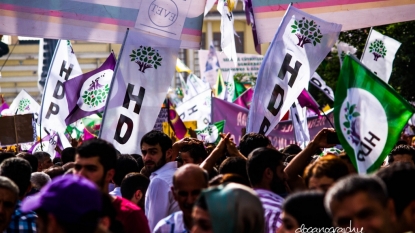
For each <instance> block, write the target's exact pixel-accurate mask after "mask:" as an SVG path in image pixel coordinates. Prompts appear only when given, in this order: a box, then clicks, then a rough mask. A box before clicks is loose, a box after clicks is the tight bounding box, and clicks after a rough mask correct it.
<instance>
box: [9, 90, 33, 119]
mask: <svg viewBox="0 0 415 233" xmlns="http://www.w3.org/2000/svg"><path fill="white" fill-rule="evenodd" d="M39 109H40V105H39V104H38V103H37V102H36V101H35V100H34V99H33V98H32V96H30V95H29V93H27V92H26V91H25V90H21V91H20V93H19V94H18V95H17V96H16V98H14V100H13V102H12V104H11V105H10V107H9V109H8V110H9V113H10V114H8V115H19V114H28V113H34V114H35V115H37V114H38V113H39Z"/></svg>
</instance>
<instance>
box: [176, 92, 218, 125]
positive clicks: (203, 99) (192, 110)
mask: <svg viewBox="0 0 415 233" xmlns="http://www.w3.org/2000/svg"><path fill="white" fill-rule="evenodd" d="M211 93H212V92H211V90H206V91H204V92H202V93H200V94H199V95H197V96H195V97H193V98H192V99H190V100H188V101H186V102H184V103H183V104H181V105H180V106H178V107H176V112H177V114H179V116H180V118H181V119H182V121H197V128H198V129H204V128H206V127H207V126H208V125H209V123H210V112H211V100H212V97H211Z"/></svg>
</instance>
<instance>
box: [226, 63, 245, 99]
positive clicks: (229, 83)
mask: <svg viewBox="0 0 415 233" xmlns="http://www.w3.org/2000/svg"><path fill="white" fill-rule="evenodd" d="M225 86H226V94H225V100H226V101H228V102H231V103H232V102H233V101H235V100H236V99H237V98H238V97H239V96H240V95H241V94H242V93H244V92H245V91H246V88H245V86H244V85H243V84H242V83H240V82H239V81H238V80H235V78H234V75H233V71H232V70H229V73H228V79H227V80H226V81H225Z"/></svg>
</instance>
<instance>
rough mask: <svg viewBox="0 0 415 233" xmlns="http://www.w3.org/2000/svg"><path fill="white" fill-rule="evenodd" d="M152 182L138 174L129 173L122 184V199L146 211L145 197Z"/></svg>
mask: <svg viewBox="0 0 415 233" xmlns="http://www.w3.org/2000/svg"><path fill="white" fill-rule="evenodd" d="M149 184H150V180H149V179H148V178H147V177H146V176H144V175H142V174H140V173H136V172H132V173H129V174H127V175H126V176H125V178H124V179H123V180H122V182H121V194H122V197H123V198H125V199H127V200H129V201H131V202H132V203H134V204H136V205H138V206H139V207H140V208H141V209H142V210H144V209H145V201H144V200H145V196H146V192H147V188H148V185H149Z"/></svg>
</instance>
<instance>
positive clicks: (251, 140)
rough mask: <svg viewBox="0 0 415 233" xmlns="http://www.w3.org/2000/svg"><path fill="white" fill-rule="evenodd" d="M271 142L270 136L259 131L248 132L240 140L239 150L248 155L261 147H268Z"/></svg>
mask: <svg viewBox="0 0 415 233" xmlns="http://www.w3.org/2000/svg"><path fill="white" fill-rule="evenodd" d="M270 144H271V141H270V140H269V138H267V137H266V136H265V135H262V134H259V133H248V134H245V135H244V136H243V137H242V139H241V141H240V142H239V151H240V152H241V153H242V154H243V155H244V156H245V157H248V155H249V154H250V153H251V152H252V151H253V150H255V149H256V148H260V147H267V146H268V145H270Z"/></svg>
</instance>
